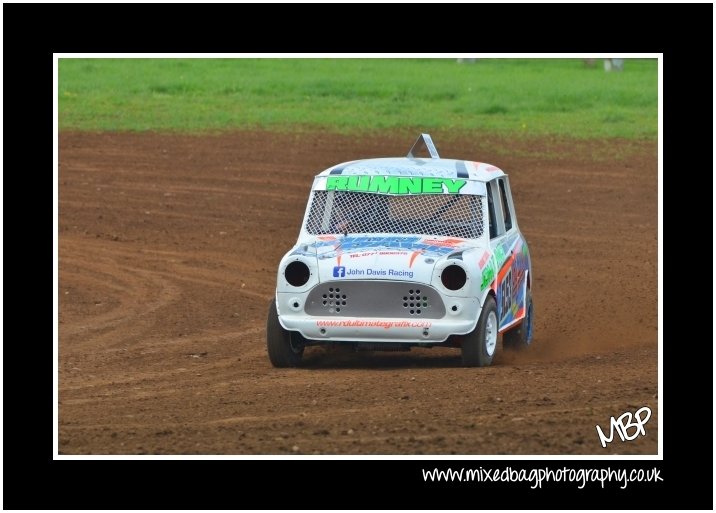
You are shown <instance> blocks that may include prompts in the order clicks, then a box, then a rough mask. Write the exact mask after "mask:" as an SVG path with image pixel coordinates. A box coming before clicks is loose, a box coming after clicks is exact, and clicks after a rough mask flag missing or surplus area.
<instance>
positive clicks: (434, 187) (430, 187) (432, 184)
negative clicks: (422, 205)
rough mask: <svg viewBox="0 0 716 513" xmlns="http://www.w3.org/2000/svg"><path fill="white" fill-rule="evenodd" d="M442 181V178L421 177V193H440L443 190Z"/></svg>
mask: <svg viewBox="0 0 716 513" xmlns="http://www.w3.org/2000/svg"><path fill="white" fill-rule="evenodd" d="M443 181H444V180H443V179H442V178H423V193H424V194H440V193H441V192H443Z"/></svg>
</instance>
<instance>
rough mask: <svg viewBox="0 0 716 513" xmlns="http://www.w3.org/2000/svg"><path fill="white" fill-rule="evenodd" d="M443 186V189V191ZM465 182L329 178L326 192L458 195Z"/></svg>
mask: <svg viewBox="0 0 716 513" xmlns="http://www.w3.org/2000/svg"><path fill="white" fill-rule="evenodd" d="M443 184H444V185H445V188H444V189H443ZM466 184H467V181H466V180H453V179H450V178H418V177H403V176H366V175H356V176H329V177H328V178H327V179H326V190H327V191H355V192H378V193H382V194H442V193H444V192H445V191H447V192H448V193H449V194H458V193H459V192H460V190H461V189H462V188H463V187H464V186H465V185H466Z"/></svg>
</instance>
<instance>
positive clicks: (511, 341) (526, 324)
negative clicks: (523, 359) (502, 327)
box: [502, 289, 534, 350]
mask: <svg viewBox="0 0 716 513" xmlns="http://www.w3.org/2000/svg"><path fill="white" fill-rule="evenodd" d="M525 310H526V311H525V318H524V319H523V320H522V322H521V323H520V324H519V325H518V326H517V327H515V328H512V329H511V330H510V331H507V332H505V334H504V335H503V337H502V345H503V346H504V347H505V349H512V350H521V349H526V348H528V347H529V346H530V344H532V334H533V330H534V307H533V306H532V292H530V289H527V298H526V300H525Z"/></svg>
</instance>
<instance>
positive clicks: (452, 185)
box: [445, 179, 467, 194]
mask: <svg viewBox="0 0 716 513" xmlns="http://www.w3.org/2000/svg"><path fill="white" fill-rule="evenodd" d="M466 183H467V182H466V181H465V180H451V179H447V180H445V187H447V191H448V192H449V193H450V194H457V193H458V192H460V189H462V188H463V187H464V186H465V184H466Z"/></svg>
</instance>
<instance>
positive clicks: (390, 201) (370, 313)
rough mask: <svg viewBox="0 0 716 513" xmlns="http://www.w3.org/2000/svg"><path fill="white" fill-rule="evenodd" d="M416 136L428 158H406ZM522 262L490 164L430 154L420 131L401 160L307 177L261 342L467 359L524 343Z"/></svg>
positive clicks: (299, 352)
mask: <svg viewBox="0 0 716 513" xmlns="http://www.w3.org/2000/svg"><path fill="white" fill-rule="evenodd" d="M422 145H424V146H425V147H426V148H427V150H428V152H429V154H430V158H416V157H414V153H415V152H416V151H417V149H419V148H422ZM531 286H532V263H531V260H530V254H529V250H528V248H527V241H526V240H525V238H524V237H523V236H522V233H521V232H520V229H519V227H518V225H517V218H516V216H515V210H514V205H513V202H512V195H511V193H510V184H509V181H508V178H507V175H505V173H504V172H503V171H502V170H500V169H499V168H497V167H495V166H492V165H490V164H485V163H481V162H472V161H467V160H453V159H441V158H440V157H439V155H438V152H437V150H436V149H435V146H434V144H433V142H432V139H431V138H430V136H429V135H428V134H421V135H420V137H418V140H417V141H416V142H415V144H414V145H413V147H412V148H411V150H410V151H409V152H408V155H407V157H405V158H375V159H366V160H356V161H353V162H346V163H343V164H338V165H336V166H333V167H331V168H329V169H327V170H325V171H323V172H322V173H320V174H319V175H318V176H316V177H315V179H314V181H313V187H312V189H311V194H310V197H309V200H308V206H307V208H306V214H305V216H304V219H303V226H302V228H301V232H300V235H299V237H298V242H297V243H296V245H295V246H294V247H293V248H292V249H291V250H290V251H289V252H288V253H287V254H286V255H285V256H284V257H283V258H282V259H281V263H280V264H279V268H278V280H277V287H276V297H275V298H274V299H272V300H271V302H270V306H269V313H268V322H267V333H266V335H267V346H268V355H269V359H270V360H271V363H272V364H273V365H274V366H275V367H294V366H298V365H299V364H300V363H301V360H302V357H303V351H304V347H306V346H310V345H325V344H331V345H345V346H347V347H350V348H353V349H356V350H361V349H368V350H407V349H409V348H410V347H414V346H418V347H433V346H445V347H459V348H461V349H462V361H463V364H464V365H466V366H485V365H490V364H491V363H492V360H493V357H494V356H495V352H496V350H497V347H498V333H503V337H502V340H503V345H504V346H506V347H514V348H521V347H526V346H529V345H530V343H531V341H532V327H533V323H534V320H533V307H532V295H531Z"/></svg>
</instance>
